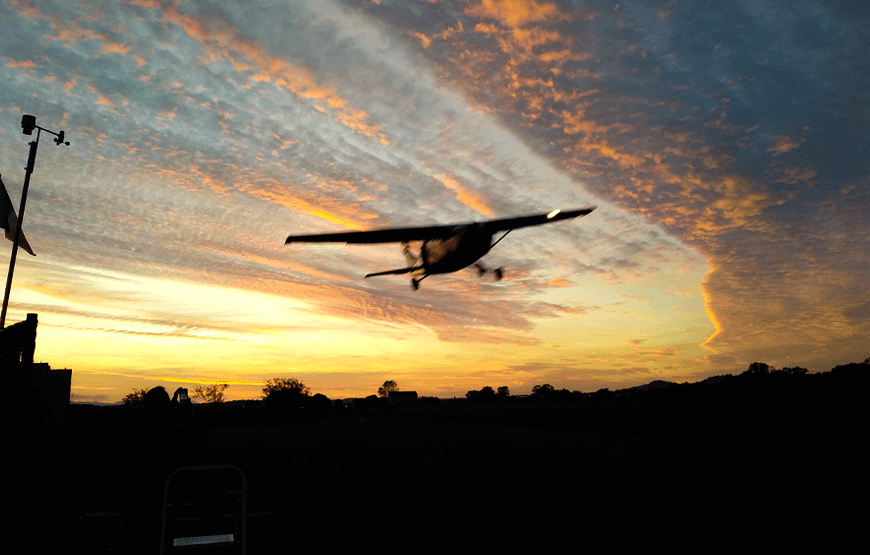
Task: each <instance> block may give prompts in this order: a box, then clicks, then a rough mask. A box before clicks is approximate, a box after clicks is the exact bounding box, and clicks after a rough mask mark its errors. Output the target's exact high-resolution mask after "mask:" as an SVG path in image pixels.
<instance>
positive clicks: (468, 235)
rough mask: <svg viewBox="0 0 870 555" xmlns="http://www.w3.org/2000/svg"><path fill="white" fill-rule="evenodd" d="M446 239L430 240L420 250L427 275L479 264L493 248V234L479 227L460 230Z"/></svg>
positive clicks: (454, 270) (445, 272)
mask: <svg viewBox="0 0 870 555" xmlns="http://www.w3.org/2000/svg"><path fill="white" fill-rule="evenodd" d="M457 231H458V232H457V233H456V234H455V235H453V236H451V237H448V238H446V239H428V240H426V241H424V242H423V246H422V247H421V248H420V256H421V258H422V261H423V266H424V267H425V274H427V275H431V274H447V273H450V272H456V271H459V270H461V269H463V268H465V267H467V266H470V265H472V264H474V263H475V262H477V261H478V260H479V259H480V258H481V257H482V256H483V255H485V254H486V253H488V252H489V249H490V248H492V233H490V232H488V231H483V230H481V229H479V228H478V226H468V227H465V228H464V229H463V228H459V229H458V230H457Z"/></svg>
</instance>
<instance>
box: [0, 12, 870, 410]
mask: <svg viewBox="0 0 870 555" xmlns="http://www.w3.org/2000/svg"><path fill="white" fill-rule="evenodd" d="M868 23H870V8H867V7H866V4H865V3H861V2H848V1H825V2H821V1H812V0H795V1H794V2H778V1H765V0H745V1H743V0H735V1H734V2H727V3H712V2H702V1H678V0H673V1H653V2H643V1H626V2H620V3H612V2H601V1H590V2H580V1H574V2H566V1H555V2H549V1H536V0H463V1H458V0H457V1H449V0H416V1H415V0H401V1H391V0H380V1H377V0H375V1H371V0H343V1H340V0H246V1H244V2H235V1H229V0H222V1H206V0H180V1H164V0H133V1H127V2H121V1H112V0H97V1H88V2H75V1H74V2H69V1H65V2H53V1H48V0H40V1H39V2H36V1H32V0H0V31H2V32H0V174H2V177H3V181H4V183H5V184H6V186H7V188H8V189H9V194H10V196H11V198H12V199H13V202H14V204H15V206H16V207H17V206H18V203H19V199H20V196H21V188H22V184H23V181H24V165H25V164H26V160H27V153H28V148H29V147H28V143H29V142H30V141H32V140H34V139H35V137H36V135H35V134H34V135H33V136H31V137H27V136H24V135H22V133H21V128H20V121H21V116H22V115H23V114H32V115H35V116H36V118H37V124H38V125H40V126H42V127H44V128H46V129H50V130H52V131H59V130H61V129H62V130H64V131H65V133H66V140H68V141H69V142H70V143H71V144H70V146H69V147H65V146H61V147H59V146H56V145H55V144H54V143H53V142H52V141H51V140H50V139H51V138H53V137H52V136H51V135H47V134H45V133H43V135H42V137H41V139H40V143H39V154H38V158H37V161H36V167H35V173H34V174H33V177H32V180H31V184H30V191H29V195H28V201H27V206H26V211H25V219H24V230H25V233H26V235H27V239H28V241H29V243H30V245H31V247H32V248H33V250H34V252H35V253H36V256H35V257H32V256H30V255H28V254H26V253H23V252H20V253H19V256H18V263H17V265H16V268H15V274H14V282H13V289H12V294H11V297H10V301H9V313H8V315H7V324H9V323H14V322H17V321H20V320H23V319H24V318H25V317H26V314H28V313H37V314H38V315H39V327H38V340H37V348H36V357H35V358H36V360H37V361H44V362H48V363H49V364H51V366H52V367H53V368H71V369H72V370H73V373H72V396H73V400H75V401H91V402H115V401H119V400H120V399H121V398H123V397H124V395H126V394H127V393H129V392H130V391H131V390H132V389H134V388H137V389H138V388H150V387H153V386H155V385H163V386H165V387H167V389H169V390H170V391H172V390H174V388H175V387H178V386H184V387H188V388H189V389H191V390H192V389H193V388H195V387H196V386H197V385H202V384H211V383H228V384H230V388H229V389H227V391H226V395H227V398H228V399H244V398H258V397H259V396H260V394H261V389H262V385H263V383H264V382H265V381H266V380H268V379H271V378H275V377H295V378H297V379H301V380H303V381H304V382H305V383H306V384H308V385H309V387H310V388H311V390H312V392H319V393H323V394H325V395H327V396H329V397H331V398H346V397H353V396H366V395H370V394H373V393H375V392H376V390H377V387H378V386H379V385H381V384H382V383H383V382H384V381H386V380H390V379H391V380H395V381H396V382H397V383H398V384H399V387H400V389H403V390H416V391H417V392H418V394H420V395H436V396H439V397H451V396H463V395H464V394H465V393H466V392H467V391H468V390H471V389H480V388H482V387H484V386H487V385H488V386H491V387H493V388H497V387H500V386H508V387H509V388H510V391H511V393H513V394H524V393H529V392H530V391H531V389H532V387H533V386H534V385H538V384H545V383H549V384H551V385H553V386H554V387H555V388H557V389H561V388H567V389H569V390H572V391H574V390H579V391H586V392H589V391H596V390H598V389H600V388H604V387H606V388H609V389H618V388H623V387H631V386H635V385H641V384H645V383H648V382H650V381H653V380H668V381H674V382H685V381H692V382H694V381H699V380H702V379H704V378H706V377H708V376H713V375H722V374H729V373H731V374H736V373H740V372H742V371H744V370H746V368H748V366H749V364H750V363H752V362H756V361H759V362H765V363H767V364H770V365H771V366H773V367H776V368H783V367H792V366H802V367H805V368H808V369H809V370H810V371H812V372H821V371H827V370H830V369H831V368H832V367H833V366H836V365H838V364H846V363H850V362H860V361H862V360H864V359H865V358H866V357H867V356H868V355H870V347H868V345H870V343H868V341H867V337H870V286H868V283H870V280H868V268H870V260H868V253H870V225H868V223H870V222H868V219H870V218H868V210H867V209H868V207H870V92H868V91H870V86H868V85H870V82H868V81H870V79H868V76H870V54H868V52H870V35H868V33H867V32H866V28H867V24H868ZM587 206H597V209H596V210H595V211H594V212H592V213H591V214H590V215H588V216H586V217H583V218H578V219H575V220H568V221H562V222H557V223H553V224H551V225H547V226H541V227H536V228H526V229H522V230H517V231H515V232H513V233H511V235H510V236H509V237H508V238H506V239H505V240H504V241H502V242H501V243H499V245H498V246H497V247H495V248H494V249H493V250H492V252H490V253H489V254H488V255H487V256H486V257H484V259H483V262H484V263H486V264H487V265H488V266H490V267H503V268H504V271H505V278H504V279H503V280H502V281H498V282H497V281H495V280H494V279H493V277H492V276H490V275H486V276H483V277H478V276H477V272H476V271H474V270H473V269H472V270H464V271H460V272H457V273H455V274H449V275H439V276H433V277H430V278H428V279H427V280H426V281H424V282H423V283H422V284H421V287H420V290H419V291H416V292H415V291H413V290H412V289H411V287H410V284H409V281H408V279H407V276H384V277H377V278H370V279H363V276H364V275H365V274H366V273H369V272H375V271H382V270H389V269H395V268H400V267H402V266H403V265H404V259H403V257H402V254H401V248H400V246H398V245H373V246H360V245H303V244H292V245H285V244H284V239H285V238H286V237H287V236H288V235H291V234H294V235H295V234H304V233H328V232H336V231H348V230H365V229H376V228H381V227H388V226H413V225H437V224H452V223H465V222H472V221H483V220H486V219H489V218H503V217H510V216H520V215H526V214H534V213H541V212H549V211H550V210H552V209H554V208H562V209H572V208H583V207H587ZM16 209H17V208H16ZM4 243H5V244H4V245H3V247H2V248H3V253H4V254H10V253H11V248H12V243H11V242H9V241H4ZM7 260H8V259H7Z"/></svg>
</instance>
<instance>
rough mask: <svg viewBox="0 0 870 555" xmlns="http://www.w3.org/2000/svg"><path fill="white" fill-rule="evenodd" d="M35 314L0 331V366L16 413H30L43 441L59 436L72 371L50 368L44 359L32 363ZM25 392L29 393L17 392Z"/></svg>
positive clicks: (63, 423)
mask: <svg viewBox="0 0 870 555" xmlns="http://www.w3.org/2000/svg"><path fill="white" fill-rule="evenodd" d="M37 323H38V319H37V315H36V314H28V315H27V319H26V320H24V321H23V322H18V323H16V324H12V325H11V326H9V327H7V328H4V329H3V330H0V367H2V368H3V370H5V371H6V372H7V375H8V376H10V377H11V379H12V384H13V391H15V392H16V396H15V399H17V400H18V402H19V403H27V406H19V407H18V412H19V414H30V415H31V420H30V422H31V423H32V424H33V425H34V426H35V427H36V428H37V430H35V431H41V433H43V434H45V436H47V437H44V439H46V440H49V441H50V440H58V439H60V438H61V437H62V435H63V431H64V426H65V425H66V414H67V410H68V408H69V394H70V382H71V380H72V370H67V369H64V370H52V369H51V367H50V366H49V365H48V364H47V363H44V362H39V363H34V362H33V353H34V351H35V350H36V326H37ZM26 391H29V395H21V394H19V393H18V392H26Z"/></svg>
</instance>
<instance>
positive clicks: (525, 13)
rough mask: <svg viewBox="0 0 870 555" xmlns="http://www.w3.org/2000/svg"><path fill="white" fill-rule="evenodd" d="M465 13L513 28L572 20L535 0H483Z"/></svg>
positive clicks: (550, 5) (556, 8) (557, 10)
mask: <svg viewBox="0 0 870 555" xmlns="http://www.w3.org/2000/svg"><path fill="white" fill-rule="evenodd" d="M465 13H466V14H468V15H470V16H474V17H481V18H489V19H495V20H497V21H499V22H501V23H502V24H503V25H506V26H508V27H512V28H517V27H520V26H523V25H528V24H529V23H536V22H542V21H566V20H569V19H570V17H569V16H568V15H567V14H565V13H563V12H561V11H560V10H559V8H558V7H556V5H555V4H550V3H544V4H539V3H538V2H536V1H535V0H482V2H481V3H480V4H479V5H477V6H471V7H468V8H465Z"/></svg>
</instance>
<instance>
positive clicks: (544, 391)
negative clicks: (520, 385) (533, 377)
mask: <svg viewBox="0 0 870 555" xmlns="http://www.w3.org/2000/svg"><path fill="white" fill-rule="evenodd" d="M555 391H556V388H555V387H553V386H552V385H550V384H548V383H545V384H544V385H536V386H535V387H533V388H532V395H534V396H535V397H539V398H543V397H549V396H551V395H552V394H553V393H554V392H555Z"/></svg>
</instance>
